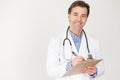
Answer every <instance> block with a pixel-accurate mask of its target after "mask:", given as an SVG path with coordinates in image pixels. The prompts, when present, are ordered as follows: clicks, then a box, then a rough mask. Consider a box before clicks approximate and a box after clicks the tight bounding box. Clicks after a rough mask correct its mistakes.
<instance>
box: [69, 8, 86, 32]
mask: <svg viewBox="0 0 120 80" xmlns="http://www.w3.org/2000/svg"><path fill="white" fill-rule="evenodd" d="M68 19H69V23H70V29H71V30H72V31H81V30H82V28H83V27H84V25H85V23H86V21H87V8H85V7H79V6H76V7H74V8H72V11H71V13H70V14H68Z"/></svg>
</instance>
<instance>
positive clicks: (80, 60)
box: [72, 56, 85, 67]
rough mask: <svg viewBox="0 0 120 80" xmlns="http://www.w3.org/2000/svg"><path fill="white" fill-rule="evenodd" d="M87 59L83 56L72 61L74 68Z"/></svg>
mask: <svg viewBox="0 0 120 80" xmlns="http://www.w3.org/2000/svg"><path fill="white" fill-rule="evenodd" d="M84 60H85V59H84V58H83V57H82V56H76V57H75V58H74V59H73V60H72V67H75V66H76V65H77V64H79V63H80V62H82V61H84Z"/></svg>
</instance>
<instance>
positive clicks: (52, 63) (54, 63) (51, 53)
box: [47, 39, 67, 79]
mask: <svg viewBox="0 0 120 80" xmlns="http://www.w3.org/2000/svg"><path fill="white" fill-rule="evenodd" d="M58 43H59V42H58V41H57V40H56V39H52V40H51V41H50V43H49V46H48V52H47V73H48V75H49V76H50V77H51V78H55V79H56V78H59V77H61V76H62V75H63V74H64V73H65V72H66V64H67V62H64V63H60V56H59V54H60V53H59V50H60V49H59V44H58Z"/></svg>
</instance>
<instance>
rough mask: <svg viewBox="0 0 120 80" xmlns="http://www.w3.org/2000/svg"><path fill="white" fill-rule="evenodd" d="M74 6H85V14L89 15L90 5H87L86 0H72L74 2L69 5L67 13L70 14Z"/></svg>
mask: <svg viewBox="0 0 120 80" xmlns="http://www.w3.org/2000/svg"><path fill="white" fill-rule="evenodd" d="M76 6H79V7H86V8H87V16H89V12H90V6H89V4H87V3H86V2H84V1H81V0H77V1H74V2H73V3H72V4H71V6H70V7H69V9H68V14H71V11H72V8H74V7H76Z"/></svg>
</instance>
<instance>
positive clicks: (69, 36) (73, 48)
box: [68, 32, 78, 54]
mask: <svg viewBox="0 0 120 80" xmlns="http://www.w3.org/2000/svg"><path fill="white" fill-rule="evenodd" d="M68 38H69V39H70V41H71V43H72V51H74V52H75V53H77V54H78V52H77V49H76V47H75V44H74V41H73V39H72V37H71V35H70V33H69V32H68Z"/></svg>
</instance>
